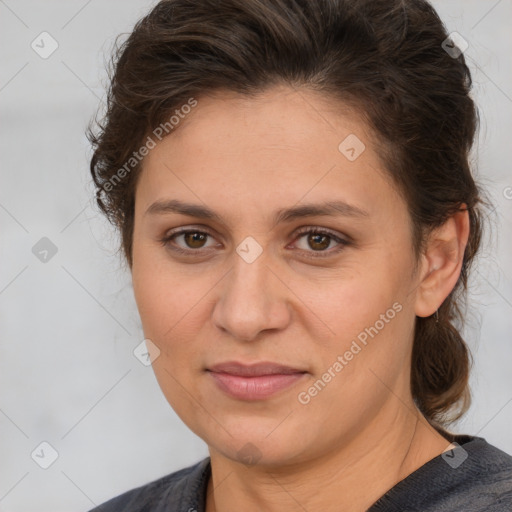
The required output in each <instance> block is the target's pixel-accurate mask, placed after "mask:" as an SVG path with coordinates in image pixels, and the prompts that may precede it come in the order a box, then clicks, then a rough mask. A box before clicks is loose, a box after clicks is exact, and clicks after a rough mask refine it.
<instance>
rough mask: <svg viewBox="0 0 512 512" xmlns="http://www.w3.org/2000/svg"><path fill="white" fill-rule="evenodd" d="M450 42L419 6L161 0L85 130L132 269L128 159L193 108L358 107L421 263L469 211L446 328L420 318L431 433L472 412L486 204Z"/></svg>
mask: <svg viewBox="0 0 512 512" xmlns="http://www.w3.org/2000/svg"><path fill="white" fill-rule="evenodd" d="M447 38H448V33H447V31H446V29H445V27H444V26H443V24H442V22H441V20H440V19H439V17H438V15H437V14H436V12H435V11H434V9H433V8H432V6H431V5H430V4H429V3H428V2H426V1H424V0H163V1H161V2H159V3H158V4H157V5H156V6H155V7H154V8H153V10H152V11H151V12H150V13H149V14H148V15H147V16H146V17H144V18H143V19H141V20H140V21H139V22H138V23H137V24H136V26H135V28H134V30H133V31H132V33H131V34H130V35H129V37H128V38H127V39H126V40H125V41H124V42H123V43H122V44H121V45H119V46H118V47H117V51H116V52H115V54H114V57H113V62H112V64H113V65H112V73H111V83H110V88H109V91H108V96H107V112H106V115H105V117H104V119H103V120H102V121H100V122H98V124H97V127H96V129H95V130H92V129H91V130H89V137H90V140H91V142H92V144H93V147H94V154H93V157H92V160H91V166H90V168H91V173H92V177H93V179H94V183H95V186H96V189H97V192H96V199H97V202H98V205H99V207H100V208H101V210H102V211H103V212H104V213H105V214H106V215H107V217H108V218H109V220H110V221H111V222H112V223H113V224H114V225H115V226H117V228H118V229H119V231H120V233H121V238H122V249H123V251H124V256H125V257H126V260H127V262H128V264H129V265H130V267H131V265H132V259H131V254H132V235H133V224H134V200H135V189H136V184H137V177H138V175H139V174H140V169H141V164H140V162H139V161H138V160H137V161H135V160H131V159H132V158H134V156H133V155H134V154H135V153H134V152H137V151H138V149H139V148H141V147H142V146H143V145H144V144H145V142H148V141H149V139H148V136H149V138H151V135H150V134H151V133H155V131H154V130H155V129H156V128H157V127H158V126H159V125H160V126H162V124H165V123H167V126H168V125H169V117H170V116H171V115H172V113H173V112H175V111H176V110H177V109H180V107H182V106H183V105H186V104H187V103H189V102H190V99H191V98H200V96H201V95H203V94H207V93H210V92H213V91H218V90H221V91H222V90H229V91H234V92H238V93H241V94H245V95H256V94H258V93H261V92H263V91H264V90H266V89H268V88H269V87H271V86H273V85H277V84H285V85H288V86H291V87H302V88H309V89H311V90H315V91H318V92H319V93H322V94H324V95H325V96H326V97H328V98H332V99H333V101H336V100H339V101H341V102H343V103H344V104H347V105H352V106H355V107H356V108H357V111H358V112H360V113H361V114H362V115H363V116H364V118H365V120H366V121H367V123H368V125H369V126H370V127H371V129H372V130H373V132H374V133H375V134H376V137H377V139H378V141H379V147H380V148H381V149H382V151H381V157H382V160H383V162H384V164H385V166H386V169H387V171H388V172H389V175H390V176H391V178H392V179H393V180H394V183H395V184H396V186H397V188H398V189H399V190H400V192H401V193H402V194H403V197H404V198H405V200H406V202H407V205H408V208H409V211H410V215H411V219H412V224H413V226H414V235H413V242H414V248H415V251H416V255H419V254H420V253H421V251H422V249H423V247H424V243H425V240H426V238H427V236H428V234H429V233H430V232H431V230H432V229H433V228H435V227H438V226H440V225H441V224H442V223H443V222H444V221H445V220H446V219H447V218H448V217H449V216H451V215H452V214H454V213H455V212H456V211H457V210H459V209H460V208H461V206H463V205H465V207H466V208H467V209H468V210H469V218H470V236H469V241H468V244H467V247H466V250H465V254H464V262H463V267H462V272H461V275H460V278H459V281H458V283H457V285H456V286H455V288H454V290H453V291H452V293H451V294H450V295H449V296H448V298H447V299H446V300H445V301H444V303H443V304H442V306H441V307H440V308H439V311H438V319H436V317H434V316H432V317H429V318H420V317H418V318H417V319H416V329H415V338H414V346H413V360H412V375H411V388H412V393H413V397H414V399H415V402H416V404H417V405H418V407H419V409H420V410H421V411H422V412H423V413H424V415H425V416H426V417H427V419H428V420H429V421H430V422H431V423H432V424H433V425H434V426H436V428H437V427H439V428H441V427H442V426H443V425H446V424H447V423H449V422H450V421H452V420H453V419H455V418H457V417H460V416H461V415H462V414H463V413H464V412H465V411H466V410H467V408H468V406H469V403H470V395H469V389H468V376H469V368H470V355H469V352H468V350H467V347H466V344H465V342H464V340H463V339H462V337H461V335H460V333H459V331H458V328H456V327H455V324H457V323H461V322H462V320H463V314H462V312H461V305H462V301H463V299H464V297H465V292H466V290H467V278H468V270H469V266H470V264H471V262H472V260H473V258H474V256H475V254H476V252H477V249H478V246H479V243H480V237H481V222H482V213H481V207H482V205H484V204H485V203H484V201H483V200H482V198H481V194H480V192H479V190H478V188H477V186H476V184H475V181H474V179H473V177H472V175H471V170H470V165H469V152H470V149H471V146H472V143H473V138H474V135H475V131H476V127H477V112H476V109H475V105H474V103H473V101H472V99H471V97H470V95H469V91H470V88H471V76H470V72H469V69H468V67H467V65H466V62H465V59H464V55H463V54H460V55H458V56H457V55H456V54H453V53H452V54H449V53H448V52H447V51H445V48H446V44H443V42H444V41H445V40H446V39H447ZM450 46H453V45H450ZM167 131H168V130H166V133H167ZM168 132H169V133H171V132H170V131H168ZM139 156H140V155H139ZM128 161H130V162H132V165H131V167H130V166H128V167H127V166H126V163H127V162H128ZM123 168H124V172H121V173H120V170H121V169H123ZM120 175H122V176H121V178H122V179H120ZM459 328H460V327H459ZM450 414H451V416H450Z"/></svg>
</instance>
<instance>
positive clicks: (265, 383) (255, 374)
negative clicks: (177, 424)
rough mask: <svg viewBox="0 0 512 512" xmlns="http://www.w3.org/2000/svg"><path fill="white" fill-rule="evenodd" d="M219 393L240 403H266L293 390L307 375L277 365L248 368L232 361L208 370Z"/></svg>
mask: <svg viewBox="0 0 512 512" xmlns="http://www.w3.org/2000/svg"><path fill="white" fill-rule="evenodd" d="M207 372H208V374H209V375H211V376H212V378H213V380H214V382H215V384H216V385H217V387H218V389H220V390H221V391H223V392H224V393H225V394H227V395H228V396H230V397H232V398H236V399H239V400H263V399H265V398H269V397H271V396H273V395H275V394H277V393H278V392H279V391H282V390H284V389H287V388H290V387H291V386H292V385H293V384H295V383H297V382H298V381H299V380H301V379H303V378H304V377H305V375H307V372H306V371H305V370H302V369H299V368H292V367H290V366H285V365H281V364H277V363H271V362H261V363H256V364H250V365H245V364H242V363H238V362H236V361H229V362H226V363H221V364H217V365H214V366H212V367H210V368H208V369H207Z"/></svg>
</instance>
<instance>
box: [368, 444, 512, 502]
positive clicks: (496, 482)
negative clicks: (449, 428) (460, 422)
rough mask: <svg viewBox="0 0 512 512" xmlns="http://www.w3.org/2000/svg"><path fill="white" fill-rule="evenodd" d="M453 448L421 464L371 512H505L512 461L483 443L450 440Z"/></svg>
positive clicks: (511, 487)
mask: <svg viewBox="0 0 512 512" xmlns="http://www.w3.org/2000/svg"><path fill="white" fill-rule="evenodd" d="M454 444H455V446H456V447H455V448H454V449H453V450H450V451H448V452H445V453H443V454H441V455H439V456H438V457H435V458H434V459H432V460H430V461H429V462H427V463H426V464H425V465H424V466H422V467H421V468H419V469H418V470H416V471H415V472H414V473H412V474H411V475H409V476H408V477H406V478H405V479H404V480H402V481H401V482H399V483H398V484H397V485H395V486H394V487H393V488H392V489H390V490H389V491H388V492H387V493H386V494H385V495H384V496H382V497H381V498H380V499H379V500H378V501H377V502H376V503H375V504H374V505H373V506H372V507H371V508H370V510H371V511H372V512H374V511H375V512H377V511H378V512H384V511H385V512H388V511H391V510H392V511H395V510H407V511H408V512H412V511H415V512H416V511H421V512H438V511H440V510H442V511H443V512H455V511H460V510H464V511H465V512H510V511H511V510H512V456H511V455H509V454H508V453H505V452H504V451H502V450H500V449H499V448H497V447H496V446H493V445H491V444H489V443H488V442H487V441H486V440H485V439H484V438H481V437H476V436H468V435H458V436H455V437H454Z"/></svg>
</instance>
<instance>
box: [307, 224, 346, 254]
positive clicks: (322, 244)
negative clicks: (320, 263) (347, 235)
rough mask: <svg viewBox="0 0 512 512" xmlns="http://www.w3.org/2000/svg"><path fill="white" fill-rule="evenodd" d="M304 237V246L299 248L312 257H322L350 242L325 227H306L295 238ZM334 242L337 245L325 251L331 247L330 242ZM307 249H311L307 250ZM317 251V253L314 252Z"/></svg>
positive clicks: (337, 250)
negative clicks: (306, 228)
mask: <svg viewBox="0 0 512 512" xmlns="http://www.w3.org/2000/svg"><path fill="white" fill-rule="evenodd" d="M301 239H305V244H306V248H304V247H302V248H300V247H299V248H300V249H301V250H303V251H305V252H308V253H310V254H309V256H312V257H323V256H329V255H331V254H332V253H336V252H339V251H340V250H342V249H343V247H344V246H347V245H349V244H350V242H349V241H348V240H346V239H344V238H340V237H339V236H337V235H336V234H334V233H332V232H331V231H327V230H325V229H311V228H310V229H308V230H305V231H302V232H299V233H298V238H297V240H301ZM333 241H334V242H335V243H336V244H337V247H336V248H335V249H334V250H332V251H327V250H326V249H329V247H331V243H332V242H333ZM308 248H309V249H313V250H312V251H311V250H308ZM331 248H332V247H331ZM314 253H317V254H314Z"/></svg>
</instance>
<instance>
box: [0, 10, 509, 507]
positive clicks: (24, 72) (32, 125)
mask: <svg viewBox="0 0 512 512" xmlns="http://www.w3.org/2000/svg"><path fill="white" fill-rule="evenodd" d="M153 4H154V2H150V1H145V0H130V1H127V0H109V1H99V0H92V1H85V0H69V1H67V2H64V1H61V2H58V1H55V0H52V1H48V0H47V1H45V2H40V1H36V0H5V1H3V0H0V43H1V44H0V55H1V62H2V66H1V70H0V109H1V111H0V112H1V121H0V130H1V131H0V151H1V153H0V154H1V167H0V170H1V188H0V233H1V236H0V251H1V252H0V262H1V264H0V322H1V323H0V342H1V353H0V432H1V438H0V511H3V512H7V511H11V512H21V511H23V512H31V511H38V512H46V511H48V512H50V511H51V512H58V511H70V510H75V511H86V510H88V509H90V508H91V507H92V506H93V505H94V504H98V503H101V502H103V501H104V500H106V499H107V498H110V497H112V496H114V495H117V494H119V493H121V492H123V491H125V490H127V489H129V488H132V487H134V486H136V485H141V484H144V483H146V482H148V481H149V480H152V479H155V478H157V477H159V476H161V475H164V474H166V473H169V472H171V471H175V470H177V469H179V468H182V467H185V466H187V465H190V464H192V463H195V462H196V461H198V460H199V459H201V458H203V457H205V456H206V455H207V450H206V446H205V444H204V443H203V441H202V440H200V439H199V438H197V437H196V436H195V435H194V434H192V433H191V432H190V431H189V430H188V428H186V427H185V426H184V425H183V424H182V423H181V421H180V420H179V418H178V417H177V416H176V414H175V413H174V412H173V410H172V409H171V408H170V407H169V406H168V404H167V402H166V401H165V399H164V397H163V395H162V394H161V392H160V389H159V387H158V385H157V383H156V380H155V378H154V376H153V373H152V370H151V367H145V366H143V365H142V364H141V363H140V362H139V361H138V360H137V359H136V358H135V357H134V355H133V353H132V351H133V349H134V348H135V347H136V346H137V345H138V344H139V343H140V342H141V340H142V339H143V335H142V330H141V327H140V321H139V317H138V314H137V310H136V307H135V302H134V299H133V295H132V288H131V284H130V276H129V274H128V273H127V272H126V271H124V270H123V268H122V266H121V264H120V260H119V259H118V258H117V256H116V254H115V250H116V247H117V238H116V235H115V234H114V232H113V230H112V228H111V227H109V226H108V225H107V224H106V222H105V220H104V219H103V218H102V216H101V215H100V214H99V213H98V211H97V209H96V207H95V206H94V202H93V199H92V197H93V195H92V186H91V183H90V179H89V171H88V157H89V156H90V148H89V147H88V143H87V140H86V138H85V135H84V130H85V127H86V125H87V123H88V121H89V120H90V119H91V117H92V116H93V115H94V113H95V111H96V108H97V106H98V103H99V101H100V98H104V83H105V72H104V60H106V58H108V55H109V52H110V49H111V47H112V44H113V41H114V38H115V36H116V35H117V34H119V33H121V32H127V31H129V30H130V29H131V27H132V26H133V24H134V22H135V21H136V20H137V19H139V18H140V17H141V16H142V15H143V14H144V13H146V12H147V11H148V9H149V7H150V6H151V5H153ZM434 5H435V6H436V8H437V9H438V10H439V12H440V14H441V16H442V18H443V19H444V21H445V23H446V24H447V26H448V29H449V30H450V31H454V30H455V31H458V32H459V33H460V34H461V35H462V36H463V37H464V38H465V39H466V40H467V41H468V43H469V48H468V50H467V51H466V55H467V56H468V58H469V61H470V65H471V69H472V71H473V76H474V82H475V88H474V93H475V96H476V99H477V101H478V103H479V105H480V109H481V115H482V129H481V132H480V136H479V140H478V151H477V152H475V162H476V163H477V164H478V168H479V171H478V173H479V174H478V175H479V179H480V181H481V182H482V183H483V184H484V185H485V186H486V187H487V189H488V191H489V194H490V197H491V198H492V200H493V201H494V204H495V206H496V209H495V211H494V213H493V215H492V217H491V218H492V223H493V225H494V227H495V229H496V230H497V232H496V233H497V234H495V235H494V236H491V237H487V238H486V240H485V242H486V243H488V244H489V245H488V247H487V249H486V250H485V251H484V252H483V253H482V257H481V259H480V263H479V266H478V267H477V268H478V272H477V273H475V279H474V281H473V286H472V292H471V304H472V305H473V310H472V313H471V315H470V323H469V325H468V328H467V338H468V342H469V343H470V345H471V347H472V350H473V354H474V358H475V368H474V371H473V374H472V388H473V392H474V404H473V406H472V408H471V410H470V412H469V414H468V415H467V417H466V419H465V420H464V421H463V422H461V423H460V424H459V425H458V426H456V427H455V428H454V430H456V431H457V432H461V433H470V434H476V435H479V436H483V437H485V438H486V439H487V440H488V441H489V442H491V443H492V444H494V445H496V446H498V447H500V448H501V449H503V450H505V451H507V452H509V453H512V437H511V436H510V431H511V430H510V424H511V422H512V385H511V384H512V377H511V375H512V368H511V362H512V344H511V342H510V341H511V336H510V332H511V330H512V320H511V319H512V279H511V277H512V276H511V271H510V262H511V258H510V255H511V254H512V247H511V246H512V243H511V236H510V235H511V233H512V230H511V219H512V199H510V197H511V196H512V188H507V187H512V175H511V171H510V159H511V134H512V131H511V119H512V117H511V113H512V89H511V85H510V84H511V59H510V51H511V49H512V40H511V39H512V37H511V32H510V29H509V26H510V20H511V19H512V3H511V1H510V0H501V1H489V2H487V1H483V0H480V1H474V0H473V1H468V0H463V1H462V0H459V1H443V2H441V1H436V2H435V4H434ZM43 31H47V32H49V33H50V34H51V35H52V37H53V38H54V39H55V40H56V41H57V42H58V44H59V47H58V49H57V50H56V51H55V52H54V53H53V54H52V55H51V56H50V57H49V58H48V59H42V58H41V57H40V56H39V55H38V54H36V53H35V51H33V50H32V48H31V42H32V41H33V40H34V39H35V38H36V37H37V36H38V35H39V34H40V33H41V32H43ZM105 55H107V57H105ZM507 191H508V193H507ZM507 196H508V198H509V199H507ZM42 237H48V238H49V239H50V240H51V241H52V242H53V243H54V244H55V245H56V246H57V248H58V252H57V254H56V255H55V256H54V257H53V258H51V259H50V260H49V261H48V262H47V263H42V262H41V261H39V259H37V258H36V257H35V255H34V254H33V253H32V247H33V246H34V245H35V244H36V243H37V242H38V241H39V240H40V239H41V238H42ZM42 441H46V442H49V443H50V444H51V445H52V446H53V447H54V448H55V449H56V450H57V452H58V455H59V456H58V458H57V460H56V461H55V462H54V463H53V464H52V465H51V466H50V467H49V468H48V469H46V470H44V469H42V468H41V467H39V466H38V465H37V464H36V462H34V460H33V459H32V458H31V453H32V452H33V450H34V449H35V448H36V447H38V446H39V444H40V443H41V442H42ZM37 453H39V454H40V455H41V451H40V449H39V451H38V452H37ZM43 453H45V455H44V457H47V456H48V451H46V452H44V450H43ZM42 458H43V457H42V456H41V457H40V459H39V460H42Z"/></svg>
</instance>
